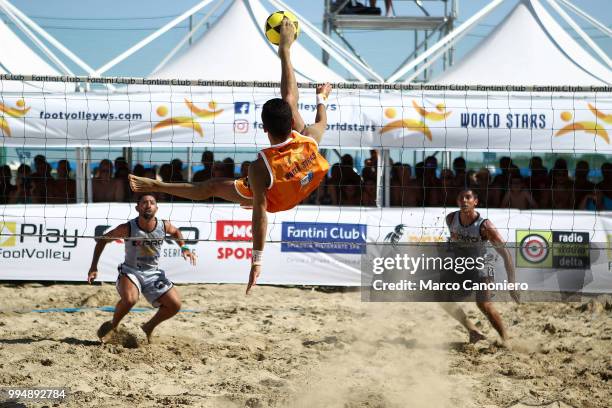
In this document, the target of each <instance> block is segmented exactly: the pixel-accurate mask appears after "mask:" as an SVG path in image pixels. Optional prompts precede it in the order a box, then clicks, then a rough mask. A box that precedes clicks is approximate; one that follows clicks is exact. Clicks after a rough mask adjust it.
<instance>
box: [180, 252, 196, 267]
mask: <svg viewBox="0 0 612 408" xmlns="http://www.w3.org/2000/svg"><path fill="white" fill-rule="evenodd" d="M181 255H183V259H184V260H186V261H189V263H190V264H192V265H193V266H195V264H196V261H197V259H198V257H197V256H196V254H194V253H193V252H191V251H190V250H189V249H187V250H185V251H181Z"/></svg>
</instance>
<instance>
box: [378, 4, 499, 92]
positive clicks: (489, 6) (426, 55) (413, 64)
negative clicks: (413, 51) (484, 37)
mask: <svg viewBox="0 0 612 408" xmlns="http://www.w3.org/2000/svg"><path fill="white" fill-rule="evenodd" d="M503 1H504V0H493V1H491V2H490V3H489V4H487V5H486V6H485V7H484V8H483V9H482V10H480V11H479V12H478V13H476V14H474V15H473V16H472V17H470V18H468V19H467V20H466V21H465V22H464V23H463V24H461V25H460V26H459V27H457V28H455V29H454V30H453V31H451V32H450V33H448V34H447V35H446V36H444V37H443V38H442V39H441V40H440V41H438V42H437V43H436V44H435V45H434V46H433V47H431V48H429V49H428V50H427V51H425V52H424V53H423V54H421V55H419V56H418V57H417V58H415V59H414V60H412V62H409V63H407V64H406V65H404V66H403V67H401V68H399V69H398V70H397V71H395V72H394V73H393V74H392V75H391V76H390V77H389V78H388V79H387V81H386V82H395V81H397V80H398V79H399V78H401V77H402V76H404V75H405V74H406V73H407V72H408V71H410V70H411V69H414V67H416V66H417V65H419V64H420V63H421V62H423V61H424V60H426V59H427V58H429V57H430V56H431V55H432V54H434V53H435V52H436V51H438V50H439V49H440V48H442V47H444V46H445V45H447V43H449V42H450V43H454V42H455V38H456V37H457V36H459V35H460V34H461V33H463V32H464V31H467V30H469V29H470V28H472V26H473V25H474V24H475V23H477V22H478V21H479V20H480V19H482V18H484V17H485V16H486V15H487V14H489V13H490V12H491V11H493V10H494V9H495V8H496V7H497V6H499V5H500V4H501V3H502V2H503Z"/></svg>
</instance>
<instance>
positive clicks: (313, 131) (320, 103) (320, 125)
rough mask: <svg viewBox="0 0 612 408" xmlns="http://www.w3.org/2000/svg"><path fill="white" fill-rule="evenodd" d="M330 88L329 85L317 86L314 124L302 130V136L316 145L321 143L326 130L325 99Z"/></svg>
mask: <svg viewBox="0 0 612 408" xmlns="http://www.w3.org/2000/svg"><path fill="white" fill-rule="evenodd" d="M331 90H332V86H331V84H329V83H326V84H324V85H319V86H317V116H316V117H315V123H314V124H312V125H310V126H308V127H307V128H306V129H304V135H305V136H310V137H312V138H313V139H314V140H316V141H317V143H320V142H321V139H322V138H323V133H325V129H326V128H327V99H328V98H329V94H330V93H331Z"/></svg>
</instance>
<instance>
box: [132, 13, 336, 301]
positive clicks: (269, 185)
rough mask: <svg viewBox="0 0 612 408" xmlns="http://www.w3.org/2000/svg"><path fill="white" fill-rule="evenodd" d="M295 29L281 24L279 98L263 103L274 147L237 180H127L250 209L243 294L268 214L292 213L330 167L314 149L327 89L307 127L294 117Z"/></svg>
mask: <svg viewBox="0 0 612 408" xmlns="http://www.w3.org/2000/svg"><path fill="white" fill-rule="evenodd" d="M294 34H295V27H294V25H293V24H291V23H290V22H289V20H288V19H286V18H285V19H284V20H283V23H282V25H281V40H280V44H279V46H278V56H279V57H280V60H281V96H282V99H280V98H275V99H270V100H269V101H267V102H266V103H265V104H264V106H263V108H262V112H261V120H262V122H263V127H264V131H265V132H267V133H268V138H269V139H270V143H271V145H272V146H270V147H268V148H266V149H263V150H262V151H261V152H260V153H259V157H258V158H257V160H255V161H254V162H253V163H252V164H251V166H250V167H249V174H248V176H247V177H244V178H242V179H239V180H234V179H232V178H212V179H210V180H206V181H204V182H201V183H176V184H175V183H172V184H171V183H163V182H160V181H157V180H152V179H148V178H143V177H136V176H132V175H130V186H131V188H132V190H134V191H135V192H162V193H166V194H172V195H176V196H179V197H184V198H188V199H192V200H206V199H208V198H210V197H213V196H214V197H220V198H223V199H225V200H228V201H232V202H235V203H239V204H241V205H243V206H246V207H252V208H253V217H252V224H253V259H252V264H251V273H250V276H249V284H248V286H247V293H249V291H250V289H251V287H252V286H253V285H255V283H256V280H257V277H258V276H259V274H260V273H261V261H262V256H263V247H264V243H265V239H266V230H267V227H268V219H267V215H266V212H278V211H284V210H288V209H291V208H293V207H295V206H296V205H297V204H299V203H300V202H301V201H302V200H304V199H305V198H306V197H308V196H309V195H310V193H312V192H313V191H314V190H315V189H316V188H317V187H318V185H319V183H320V182H321V180H323V179H324V178H325V175H326V174H327V170H328V169H329V164H328V163H327V161H326V160H325V158H324V157H323V156H321V154H320V153H319V148H318V143H319V142H320V141H321V138H322V137H323V132H324V131H325V128H326V126H327V114H326V107H327V98H328V96H329V94H330V92H331V85H330V84H325V85H320V86H318V87H317V114H316V117H315V123H314V124H313V125H310V126H306V125H305V124H304V120H303V119H302V116H301V115H300V113H299V111H298V98H299V93H298V87H297V82H296V80H295V74H294V72H293V65H292V64H291V57H290V48H291V44H292V43H293V41H294V39H295V35H294Z"/></svg>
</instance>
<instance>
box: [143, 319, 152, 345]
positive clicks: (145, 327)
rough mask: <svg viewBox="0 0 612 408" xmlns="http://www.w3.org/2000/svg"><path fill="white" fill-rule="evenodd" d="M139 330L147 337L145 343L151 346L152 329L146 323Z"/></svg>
mask: <svg viewBox="0 0 612 408" xmlns="http://www.w3.org/2000/svg"><path fill="white" fill-rule="evenodd" d="M140 328H141V329H142V331H143V332H144V334H145V335H146V336H147V343H149V344H151V343H152V342H153V328H152V327H149V325H148V322H147V323H144V324H143V325H142V326H140Z"/></svg>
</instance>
